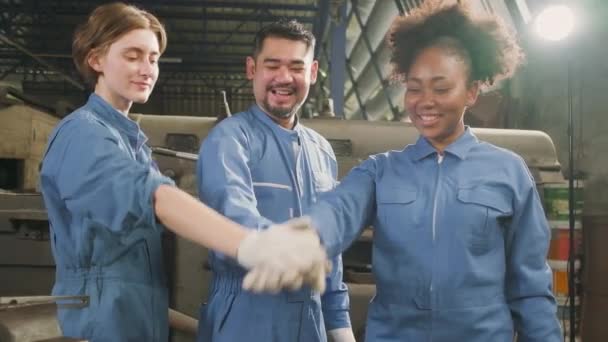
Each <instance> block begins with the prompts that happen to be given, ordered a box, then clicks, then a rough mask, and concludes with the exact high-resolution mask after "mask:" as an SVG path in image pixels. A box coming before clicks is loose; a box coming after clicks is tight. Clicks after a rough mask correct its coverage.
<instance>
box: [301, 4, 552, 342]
mask: <svg viewBox="0 0 608 342" xmlns="http://www.w3.org/2000/svg"><path fill="white" fill-rule="evenodd" d="M388 40H389V44H390V46H391V48H392V51H393V54H392V62H393V64H394V66H395V69H394V70H395V75H396V76H398V77H400V78H401V79H402V80H403V82H404V83H405V85H406V87H407V92H406V94H405V107H406V108H407V111H408V113H409V117H410V118H411V120H412V123H413V124H414V126H415V127H416V128H417V129H418V131H419V132H420V137H419V139H418V140H417V142H416V143H415V144H413V145H408V146H406V147H405V148H404V149H403V150H401V151H389V152H386V153H381V154H377V155H374V156H371V157H370V158H369V159H368V160H366V161H365V162H363V163H362V164H361V165H359V166H358V167H356V168H354V169H353V170H352V171H351V172H350V173H349V174H348V175H347V176H346V177H345V178H344V179H343V180H342V182H341V184H340V185H339V186H338V187H337V188H336V190H335V191H333V192H331V193H329V194H328V195H327V196H325V197H324V200H323V201H322V202H320V203H319V204H318V205H317V206H316V207H314V208H313V210H312V211H311V213H310V216H311V218H312V220H313V222H314V224H315V226H316V227H317V229H318V232H319V235H320V237H321V240H322V241H323V243H324V244H325V246H326V247H327V249H328V251H329V254H330V255H336V254H338V253H340V252H341V251H342V250H344V249H345V248H346V247H347V246H348V245H350V244H351V243H352V241H354V240H355V239H356V238H357V236H358V235H359V234H360V233H361V231H362V230H363V228H364V227H366V226H368V225H373V226H374V242H373V243H374V247H373V268H372V269H373V274H374V278H375V281H376V285H377V288H376V296H375V297H374V299H373V300H372V302H371V306H370V310H369V313H368V318H367V331H366V341H368V342H370V341H434V342H437V341H467V342H471V341H479V342H488V341H492V342H511V341H513V338H514V336H515V335H516V334H517V336H518V341H520V342H522V341H543V342H547V341H549V342H551V341H555V342H557V341H561V337H560V334H561V332H560V327H559V322H558V321H557V318H556V304H555V299H554V297H553V295H552V293H551V271H550V269H549V267H548V266H547V263H546V261H545V256H546V254H547V248H548V244H549V234H550V232H549V228H548V226H547V222H546V220H545V215H544V212H543V208H542V206H541V202H540V200H539V196H538V193H537V192H536V189H535V184H534V180H533V179H532V176H531V175H530V173H529V172H528V169H527V168H526V165H525V163H524V161H523V160H522V158H521V157H520V156H518V155H516V154H515V153H513V152H511V151H508V150H505V149H502V148H499V147H496V146H493V145H491V144H489V143H486V142H482V141H479V140H478V139H477V137H476V136H475V135H474V134H473V132H471V130H470V129H469V128H468V127H467V126H465V125H464V122H463V116H464V113H465V111H466V108H467V107H469V106H471V105H473V104H474V103H475V101H476V99H477V94H478V92H479V88H480V87H481V86H483V85H486V84H491V83H492V82H494V81H495V80H497V79H499V78H504V77H508V76H510V75H511V74H512V73H513V71H514V70H515V68H516V66H517V65H518V64H519V63H520V61H521V59H522V53H521V50H520V48H519V47H518V45H517V44H516V42H515V40H514V39H513V37H511V36H510V35H509V33H508V32H507V31H506V30H505V28H504V27H503V26H502V25H501V23H500V21H498V19H497V18H493V17H491V18H477V17H474V16H473V15H472V14H471V13H470V12H469V11H468V10H467V9H466V8H464V7H463V6H462V5H458V4H454V5H441V4H440V3H438V2H428V1H427V2H426V3H425V4H424V5H423V6H421V8H419V9H417V10H416V11H413V12H412V13H411V14H410V15H408V16H406V17H400V18H398V19H396V20H395V22H394V24H393V27H392V29H391V31H390V34H389V37H388Z"/></svg>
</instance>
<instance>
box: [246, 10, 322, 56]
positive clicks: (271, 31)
mask: <svg viewBox="0 0 608 342" xmlns="http://www.w3.org/2000/svg"><path fill="white" fill-rule="evenodd" d="M268 37H275V38H284V39H289V40H295V41H300V42H304V43H305V44H306V48H307V49H310V47H311V46H312V47H314V45H315V36H314V35H313V34H312V32H310V31H309V30H307V29H306V28H305V27H304V25H302V23H300V22H298V21H297V20H295V19H292V20H287V19H281V20H279V21H276V22H274V23H272V24H270V25H267V26H264V27H263V28H262V29H261V30H259V31H258V33H256V35H255V39H254V41H253V44H254V45H253V57H254V58H256V57H257V56H258V54H259V53H260V51H262V47H263V45H264V40H265V39H266V38H268Z"/></svg>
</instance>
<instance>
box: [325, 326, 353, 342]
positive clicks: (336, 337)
mask: <svg viewBox="0 0 608 342" xmlns="http://www.w3.org/2000/svg"><path fill="white" fill-rule="evenodd" d="M327 334H328V335H329V341H330V342H331V341H333V342H356V340H355V335H354V334H353V330H352V329H351V328H350V327H348V328H338V329H334V330H330V331H328V332H327Z"/></svg>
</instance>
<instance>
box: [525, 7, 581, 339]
mask: <svg viewBox="0 0 608 342" xmlns="http://www.w3.org/2000/svg"><path fill="white" fill-rule="evenodd" d="M573 28H574V15H573V13H572V10H571V9H570V8H568V7H567V6H565V5H553V6H548V7H547V8H545V9H544V10H543V11H542V12H541V13H540V14H539V15H538V17H537V18H536V22H535V29H536V31H537V33H538V34H539V35H540V36H541V37H543V38H544V39H547V40H552V41H559V40H563V39H564V38H566V37H567V36H568V35H569V34H570V32H571V31H572V29H573ZM566 54H567V62H566V63H567V66H566V77H567V87H568V218H569V221H568V224H569V226H568V238H569V252H568V301H569V307H568V309H569V318H570V342H574V341H575V337H576V334H575V326H576V324H575V323H576V319H575V318H576V310H575V309H576V302H575V300H576V294H575V286H576V284H575V281H574V274H575V271H576V268H575V261H576V255H575V253H574V248H575V244H574V233H575V232H574V225H575V217H574V214H575V200H576V199H575V196H574V176H575V172H574V118H573V84H572V76H573V75H572V54H571V52H570V49H568V51H567V52H566Z"/></svg>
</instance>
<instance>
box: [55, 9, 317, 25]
mask: <svg viewBox="0 0 608 342" xmlns="http://www.w3.org/2000/svg"><path fill="white" fill-rule="evenodd" d="M146 9H150V6H146ZM153 12H154V15H156V16H158V17H159V18H162V21H169V20H172V19H185V20H216V21H252V22H274V21H277V20H278V19H279V18H281V17H283V16H284V14H281V15H274V14H263V15H260V16H258V17H256V18H255V20H253V19H252V18H251V16H250V15H249V14H248V13H209V12H207V13H205V14H204V13H202V12H200V13H198V12H194V11H193V12H179V11H175V10H172V11H168V10H164V9H158V10H156V11H153ZM89 13H90V12H89V11H88V10H82V9H56V10H54V14H55V15H56V16H62V15H64V16H78V17H84V16H86V15H88V14H89ZM289 17H290V18H291V19H296V20H297V21H299V22H301V23H306V24H312V23H313V22H314V20H315V17H314V16H289Z"/></svg>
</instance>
